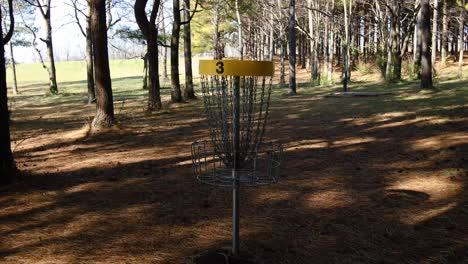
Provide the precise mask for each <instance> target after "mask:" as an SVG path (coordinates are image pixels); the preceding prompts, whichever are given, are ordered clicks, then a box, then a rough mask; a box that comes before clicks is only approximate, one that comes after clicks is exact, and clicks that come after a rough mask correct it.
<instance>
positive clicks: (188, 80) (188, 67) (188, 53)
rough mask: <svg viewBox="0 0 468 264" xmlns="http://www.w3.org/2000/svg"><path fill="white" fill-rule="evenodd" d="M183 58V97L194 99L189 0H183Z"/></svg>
mask: <svg viewBox="0 0 468 264" xmlns="http://www.w3.org/2000/svg"><path fill="white" fill-rule="evenodd" d="M184 19H185V20H186V21H188V23H186V24H185V25H184V58H185V91H184V93H185V98H187V99H195V98H196V97H195V90H194V88H193V73H192V32H191V29H190V0H184Z"/></svg>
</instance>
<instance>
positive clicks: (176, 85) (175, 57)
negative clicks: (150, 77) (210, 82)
mask: <svg viewBox="0 0 468 264" xmlns="http://www.w3.org/2000/svg"><path fill="white" fill-rule="evenodd" d="M172 8H173V9H172V10H173V13H174V14H173V19H174V21H173V23H172V36H171V101H172V102H173V103H180V102H182V92H181V90H180V76H179V41H180V4H179V0H172Z"/></svg>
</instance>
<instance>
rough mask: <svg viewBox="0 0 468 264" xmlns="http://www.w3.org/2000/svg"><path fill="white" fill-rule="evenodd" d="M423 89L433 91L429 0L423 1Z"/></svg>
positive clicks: (421, 28) (421, 23) (421, 24)
mask: <svg viewBox="0 0 468 264" xmlns="http://www.w3.org/2000/svg"><path fill="white" fill-rule="evenodd" d="M420 19H421V21H420V23H419V24H420V30H421V34H420V35H421V89H432V88H433V85H432V62H431V7H430V4H429V0H421V16H420Z"/></svg>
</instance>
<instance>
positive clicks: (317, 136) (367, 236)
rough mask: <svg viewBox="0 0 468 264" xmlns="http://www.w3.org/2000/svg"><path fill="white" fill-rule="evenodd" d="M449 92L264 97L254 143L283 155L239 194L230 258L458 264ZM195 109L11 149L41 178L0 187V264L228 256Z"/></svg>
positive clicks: (466, 215) (461, 148) (219, 194)
mask: <svg viewBox="0 0 468 264" xmlns="http://www.w3.org/2000/svg"><path fill="white" fill-rule="evenodd" d="M448 92H451V91H447V93H448ZM455 92H456V94H455V95H453V94H452V95H450V94H447V93H445V92H443V93H435V94H429V95H424V96H419V94H416V95H417V96H415V97H412V96H413V95H412V94H410V95H404V96H403V95H394V96H389V97H385V98H359V99H355V98H352V99H344V98H340V99H326V98H323V97H322V96H320V93H319V92H318V93H316V92H312V93H304V94H302V95H301V96H300V97H297V98H282V97H275V98H274V100H273V102H272V112H271V126H272V128H271V129H270V131H268V132H269V133H268V138H267V139H273V140H278V141H280V142H282V143H283V145H284V149H285V151H284V159H283V161H284V162H283V167H282V172H281V180H280V182H279V183H278V184H276V185H272V186H267V187H261V188H255V189H254V188H242V189H241V243H242V244H241V247H242V250H243V251H244V252H247V253H248V254H249V255H250V256H252V259H253V261H255V263H311V262H316V263H414V262H419V263H420V262H424V263H426V262H427V263H431V262H432V263H460V262H463V261H465V260H466V259H467V253H466V252H468V236H467V234H468V226H467V225H466V223H467V222H468V221H467V220H468V207H467V204H468V200H467V198H468V195H467V192H466V188H465V186H466V185H467V184H468V175H467V172H468V167H467V166H468V165H467V164H468V162H467V160H466V159H467V158H466V157H467V156H468V155H467V153H468V142H467V141H466V127H467V125H466V115H465V113H466V106H465V104H466V101H465V100H464V99H463V95H464V93H462V92H460V94H458V92H459V90H455ZM453 96H455V97H458V98H452V97H453ZM460 96H461V97H460ZM201 112H202V110H201V106H200V102H195V103H191V104H184V105H182V106H179V107H178V108H175V109H173V110H172V111H171V112H170V113H167V114H165V115H157V116H152V115H144V114H137V115H135V116H133V117H132V119H131V120H133V121H132V122H131V130H129V131H124V132H123V133H120V132H119V133H103V134H97V135H95V136H93V137H89V138H85V139H79V140H76V139H68V140H67V139H65V140H61V141H60V140H59V141H49V142H47V143H46V144H43V145H41V146H37V147H28V148H24V149H21V150H18V151H17V152H16V153H15V155H16V156H17V159H18V161H19V162H20V163H28V162H29V161H33V162H34V163H37V164H38V168H39V167H40V168H41V171H43V172H41V173H38V172H37V171H39V169H34V168H32V169H30V170H28V171H27V173H25V175H23V176H22V179H21V180H20V181H18V182H17V183H15V184H13V185H11V186H8V187H4V188H2V189H0V192H1V193H2V195H1V197H2V198H0V202H1V203H0V236H2V244H0V260H2V261H5V262H8V261H10V262H15V261H16V262H18V261H25V262H27V261H29V262H38V261H54V260H55V261H62V262H68V263H83V262H99V261H102V262H112V261H117V262H119V261H122V260H125V261H129V262H132V261H135V262H140V263H180V262H181V261H184V260H185V259H186V258H187V257H189V256H193V255H195V254H197V253H200V252H205V251H213V250H218V249H220V248H224V247H229V245H230V230H231V223H230V218H231V211H230V203H231V200H230V199H231V195H230V192H229V189H223V188H217V187H211V186H206V185H202V184H199V183H198V182H197V181H196V179H195V178H194V177H193V176H192V171H191V159H190V156H191V153H190V149H189V144H190V142H192V141H194V140H196V139H200V138H206V137H207V135H208V131H207V127H206V125H205V124H204V121H203V119H202V118H201V117H200V113H201ZM60 120H66V119H60ZM129 120H130V119H129ZM43 125H44V126H48V123H44V124H43ZM37 129H43V131H44V132H45V131H47V130H48V129H47V127H42V128H41V127H40V125H38V127H37ZM122 150H124V152H123V153H122V152H121V151H122ZM45 159H52V160H54V162H50V161H46V160H45ZM95 159H98V161H95V163H89V164H92V165H89V164H88V163H83V164H80V162H84V161H89V162H91V161H94V160H95ZM75 162H76V163H77V165H76V166H69V167H67V165H68V164H69V163H75ZM41 164H47V165H41ZM54 166H56V167H57V166H58V167H60V168H57V169H61V168H62V167H66V169H65V170H63V171H56V168H54Z"/></svg>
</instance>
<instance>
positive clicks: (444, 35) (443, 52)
mask: <svg viewBox="0 0 468 264" xmlns="http://www.w3.org/2000/svg"><path fill="white" fill-rule="evenodd" d="M442 1H443V2H442V41H441V42H442V44H441V55H440V57H441V65H442V67H445V66H446V65H447V47H448V46H447V43H448V39H447V38H448V35H447V32H448V21H447V0H442Z"/></svg>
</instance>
